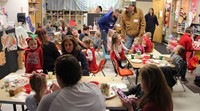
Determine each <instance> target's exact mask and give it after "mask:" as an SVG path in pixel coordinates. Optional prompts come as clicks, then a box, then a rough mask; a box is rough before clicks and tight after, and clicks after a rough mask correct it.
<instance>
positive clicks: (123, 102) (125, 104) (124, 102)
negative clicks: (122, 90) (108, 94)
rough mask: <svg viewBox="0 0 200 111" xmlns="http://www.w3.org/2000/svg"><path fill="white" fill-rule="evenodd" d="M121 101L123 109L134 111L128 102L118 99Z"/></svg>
mask: <svg viewBox="0 0 200 111" xmlns="http://www.w3.org/2000/svg"><path fill="white" fill-rule="evenodd" d="M119 98H120V100H121V103H122V104H123V106H124V107H126V108H127V109H128V111H134V109H133V106H132V104H131V103H130V102H129V100H127V99H124V98H121V97H119Z"/></svg>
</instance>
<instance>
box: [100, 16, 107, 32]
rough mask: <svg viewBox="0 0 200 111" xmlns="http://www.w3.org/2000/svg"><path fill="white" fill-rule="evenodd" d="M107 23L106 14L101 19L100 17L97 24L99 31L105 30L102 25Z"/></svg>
mask: <svg viewBox="0 0 200 111" xmlns="http://www.w3.org/2000/svg"><path fill="white" fill-rule="evenodd" d="M107 22H108V17H107V14H106V15H104V16H103V17H101V19H99V21H98V24H99V28H100V29H101V30H105V29H106V28H105V27H104V24H105V23H107Z"/></svg>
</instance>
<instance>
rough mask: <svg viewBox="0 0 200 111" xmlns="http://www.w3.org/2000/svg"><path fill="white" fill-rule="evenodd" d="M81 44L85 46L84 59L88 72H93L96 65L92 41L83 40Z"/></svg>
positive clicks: (87, 38) (86, 38)
mask: <svg viewBox="0 0 200 111" xmlns="http://www.w3.org/2000/svg"><path fill="white" fill-rule="evenodd" d="M83 43H84V44H85V46H86V51H85V53H86V58H87V60H88V64H89V70H90V71H95V70H97V69H98V65H97V63H96V56H95V49H94V48H93V47H91V46H92V40H91V39H90V38H89V37H84V38H83Z"/></svg>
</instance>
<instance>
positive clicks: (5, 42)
mask: <svg viewBox="0 0 200 111" xmlns="http://www.w3.org/2000/svg"><path fill="white" fill-rule="evenodd" d="M1 44H2V49H0V50H5V49H6V48H7V47H8V45H9V38H8V35H7V34H6V33H5V32H3V35H2V37H1Z"/></svg>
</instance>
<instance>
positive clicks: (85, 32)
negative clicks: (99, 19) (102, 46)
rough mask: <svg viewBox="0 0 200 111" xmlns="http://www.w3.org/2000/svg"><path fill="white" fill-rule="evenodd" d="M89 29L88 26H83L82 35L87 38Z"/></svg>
mask: <svg viewBox="0 0 200 111" xmlns="http://www.w3.org/2000/svg"><path fill="white" fill-rule="evenodd" d="M89 29H90V28H89V27H88V26H83V33H84V34H85V35H86V36H88V35H90V30H89Z"/></svg>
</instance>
